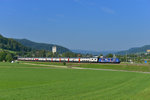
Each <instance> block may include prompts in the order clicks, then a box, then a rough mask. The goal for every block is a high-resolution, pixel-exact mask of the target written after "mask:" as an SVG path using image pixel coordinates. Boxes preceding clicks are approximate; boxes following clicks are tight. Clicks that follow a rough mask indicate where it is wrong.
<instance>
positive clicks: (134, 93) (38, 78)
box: [0, 63, 150, 100]
mask: <svg viewBox="0 0 150 100" xmlns="http://www.w3.org/2000/svg"><path fill="white" fill-rule="evenodd" d="M92 65H93V64H92ZM36 66H37V67H38V65H36ZM30 67H31V68H30ZM149 84H150V75H149V74H141V73H131V72H110V71H96V70H73V69H47V68H45V67H44V68H34V67H33V66H32V65H25V64H11V63H0V100H149V99H150V95H149V92H150V86H149Z"/></svg>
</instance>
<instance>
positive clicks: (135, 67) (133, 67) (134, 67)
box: [22, 62, 150, 72]
mask: <svg viewBox="0 0 150 100" xmlns="http://www.w3.org/2000/svg"><path fill="white" fill-rule="evenodd" d="M22 63H32V64H44V65H58V66H62V65H63V63H57V62H22ZM66 66H72V67H74V66H76V67H82V68H97V69H114V70H127V71H141V72H150V65H149V64H94V63H91V64H89V63H66Z"/></svg>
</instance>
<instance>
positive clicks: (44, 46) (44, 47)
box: [15, 39, 71, 53]
mask: <svg viewBox="0 0 150 100" xmlns="http://www.w3.org/2000/svg"><path fill="white" fill-rule="evenodd" d="M15 40H16V41H18V42H19V43H21V44H22V45H24V46H26V47H30V48H33V49H37V50H48V51H51V50H52V47H53V46H54V44H46V43H36V42H33V41H30V40H27V39H15ZM55 46H57V52H59V53H65V52H71V51H70V50H69V49H67V48H65V47H62V46H59V45H55Z"/></svg>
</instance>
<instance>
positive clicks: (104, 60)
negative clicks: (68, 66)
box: [18, 57, 120, 63]
mask: <svg viewBox="0 0 150 100" xmlns="http://www.w3.org/2000/svg"><path fill="white" fill-rule="evenodd" d="M18 61H39V62H76V63H120V60H119V59H118V58H94V57H93V58H23V57H19V58H18Z"/></svg>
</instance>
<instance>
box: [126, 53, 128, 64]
mask: <svg viewBox="0 0 150 100" xmlns="http://www.w3.org/2000/svg"><path fill="white" fill-rule="evenodd" d="M127 57H128V55H127V52H126V62H128V58H127Z"/></svg>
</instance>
